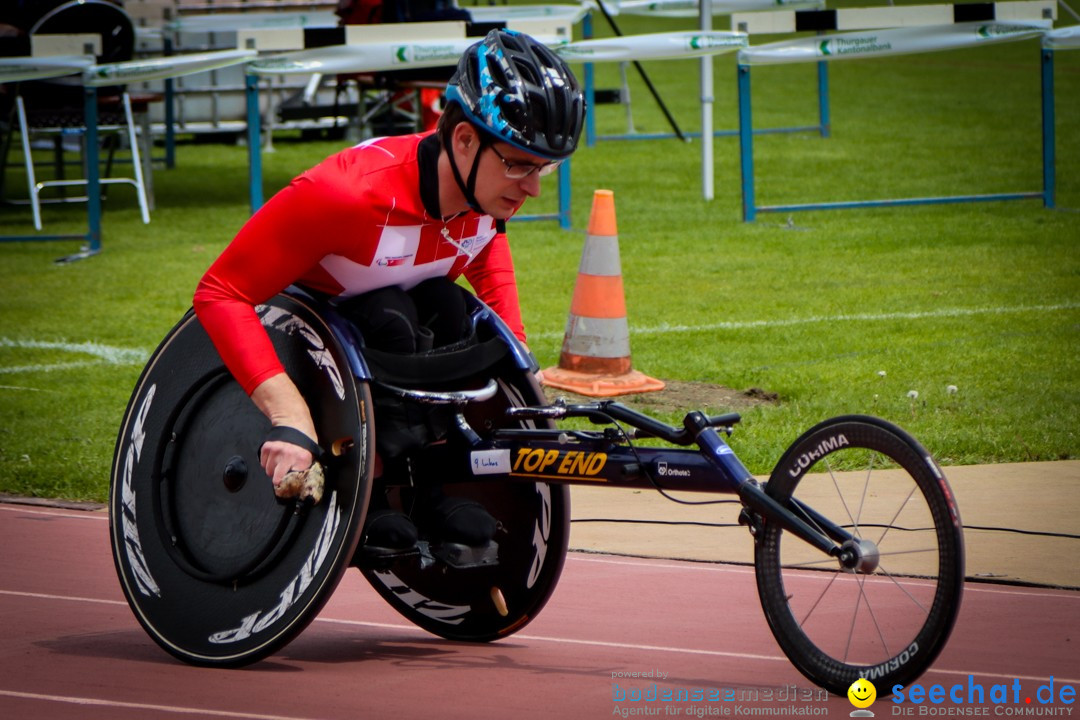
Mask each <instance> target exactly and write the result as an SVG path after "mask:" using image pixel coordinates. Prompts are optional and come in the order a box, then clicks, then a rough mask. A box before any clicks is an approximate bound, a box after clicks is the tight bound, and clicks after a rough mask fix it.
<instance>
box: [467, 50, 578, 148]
mask: <svg viewBox="0 0 1080 720" xmlns="http://www.w3.org/2000/svg"><path fill="white" fill-rule="evenodd" d="M446 100H447V102H448V103H449V102H456V103H458V104H459V105H460V106H461V108H462V110H463V111H464V112H465V116H466V117H467V118H468V119H469V121H470V122H472V123H473V124H474V125H476V126H478V127H480V128H481V129H483V130H485V131H486V132H487V133H488V134H489V135H491V136H492V137H493V138H495V139H496V140H501V141H503V142H507V143H510V144H511V145H514V146H516V147H518V148H520V149H522V150H525V151H526V152H530V153H532V154H534V155H539V156H540V157H544V158H547V159H549V160H561V159H563V158H567V157H569V156H570V155H571V154H573V152H574V150H576V149H577V144H578V139H579V138H580V137H581V128H582V125H583V124H584V119H585V98H584V96H583V94H582V92H581V86H580V85H579V84H578V81H577V78H575V77H574V74H573V73H572V72H571V71H570V68H569V67H568V66H567V64H566V62H564V61H563V59H562V58H560V57H559V56H558V55H556V54H555V53H554V52H552V51H551V50H550V49H549V48H548V47H547V46H545V45H543V44H542V43H540V42H538V41H537V40H535V39H533V38H531V37H529V36H528V35H525V34H523V33H519V32H515V31H513V30H492V31H491V32H489V33H488V34H487V36H486V37H485V38H484V39H483V40H482V41H480V42H478V43H476V44H475V45H473V46H471V47H470V48H469V49H468V50H466V51H465V53H464V54H463V55H462V56H461V60H460V61H459V62H458V66H457V72H455V73H454V75H453V77H451V78H450V83H449V85H448V86H447V88H446Z"/></svg>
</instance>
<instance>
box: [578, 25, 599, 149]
mask: <svg viewBox="0 0 1080 720" xmlns="http://www.w3.org/2000/svg"><path fill="white" fill-rule="evenodd" d="M592 36H593V26H592V13H591V12H588V13H585V17H584V18H582V19H581V37H582V39H583V40H591V39H592ZM584 76H585V77H584V82H585V147H593V146H595V145H596V77H595V74H594V73H593V64H592V63H590V62H587V63H585V72H584Z"/></svg>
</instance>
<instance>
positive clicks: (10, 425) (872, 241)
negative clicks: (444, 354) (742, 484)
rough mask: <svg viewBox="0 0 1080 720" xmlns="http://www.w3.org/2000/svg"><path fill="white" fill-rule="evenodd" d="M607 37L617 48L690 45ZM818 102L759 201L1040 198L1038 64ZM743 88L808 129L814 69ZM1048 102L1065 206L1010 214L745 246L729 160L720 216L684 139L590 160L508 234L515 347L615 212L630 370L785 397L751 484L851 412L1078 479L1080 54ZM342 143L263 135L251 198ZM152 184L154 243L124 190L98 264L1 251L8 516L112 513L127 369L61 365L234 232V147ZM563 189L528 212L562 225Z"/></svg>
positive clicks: (762, 436) (757, 233)
mask: <svg viewBox="0 0 1080 720" xmlns="http://www.w3.org/2000/svg"><path fill="white" fill-rule="evenodd" d="M600 24H601V23H598V26H599V25H600ZM620 24H621V25H622V26H623V29H624V30H625V31H626V32H627V33H633V32H644V31H647V30H649V31H651V30H661V29H668V28H675V27H687V25H686V23H681V24H680V23H678V22H676V21H666V20H665V21H643V20H639V19H634V18H629V17H623V18H620ZM765 40H768V38H760V39H759V38H755V39H754V42H755V43H758V42H764V41H765ZM646 69H647V71H648V72H649V73H650V76H651V77H652V79H653V81H654V83H655V84H656V86H657V88H658V89H659V91H660V93H661V94H662V96H663V98H664V100H665V101H666V102H667V103H668V104H669V106H670V107H671V110H672V112H673V113H674V115H675V116H676V118H677V119H678V121H679V122H680V124H681V125H682V127H683V128H684V129H685V130H687V131H696V130H698V129H699V127H698V123H699V109H698V101H697V98H698V97H699V95H700V93H699V90H698V87H697V82H698V80H697V64H696V62H667V63H664V62H653V63H647V64H646ZM715 69H716V96H717V103H716V111H715V112H716V126H717V127H718V128H734V127H735V122H736V109H735V93H734V90H735V87H734V85H735V84H734V78H735V71H734V60H733V58H732V57H731V56H724V57H721V58H718V59H717V60H716V61H715ZM597 75H598V85H599V86H601V87H614V86H615V85H616V84H617V83H618V74H617V70H616V68H615V67H614V66H610V65H609V66H599V68H598V72H597ZM830 80H831V105H832V118H833V127H832V137H831V138H829V139H823V138H821V137H819V136H816V135H814V134H808V133H803V134H787V135H768V136H760V137H758V138H757V140H756V141H755V153H756V154H755V160H756V169H757V177H758V202H759V203H762V204H776V203H788V202H809V201H817V200H848V199H868V198H880V197H896V196H925V195H939V194H954V193H961V192H963V193H967V192H973V193H992V192H1010V191H1027V190H1037V189H1038V188H1039V187H1040V184H1041V176H1040V166H1039V152H1040V149H1039V148H1040V130H1039V122H1040V120H1039V112H1038V108H1039V85H1038V81H1039V73H1038V50H1037V43H1035V42H1024V43H1013V44H1005V45H998V46H995V47H991V48H981V49H976V50H970V51H963V52H950V53H935V54H930V55H914V56H907V57H898V58H890V59H879V60H868V61H854V62H837V63H834V64H832V65H831V66H830ZM752 81H753V93H754V94H753V98H754V120H755V125H756V126H757V127H776V126H791V125H805V124H810V123H812V122H814V120H815V116H816V99H815V94H814V89H815V74H814V69H813V68H812V67H810V66H789V67H764V68H755V69H754V70H753V80H752ZM631 82H632V89H631V92H632V97H633V99H634V102H633V108H634V122H635V127H636V129H637V130H638V131H641V132H661V131H664V130H666V129H667V128H666V123H665V121H664V119H663V117H662V115H661V114H660V113H659V111H658V110H657V109H656V107H655V105H654V104H653V103H652V101H651V99H650V98H649V96H648V94H647V91H646V90H645V88H644V86H642V85H641V83H640V81H639V80H638V79H637V78H636V77H635V76H634V75H633V73H632V71H631ZM1056 86H1057V87H1056V91H1057V92H1056V95H1057V117H1058V124H1057V150H1058V163H1057V175H1058V194H1057V204H1058V209H1057V210H1046V209H1043V208H1042V206H1041V204H1040V203H1039V202H1037V201H1021V202H1007V203H977V204H957V205H942V206H920V207H910V208H894V209H873V210H869V209H868V210H851V211H833V212H810V213H797V214H792V215H791V216H790V217H789V216H788V215H772V214H763V215H760V216H759V219H758V221H757V222H755V223H752V224H744V223H742V222H741V221H740V193H739V170H738V148H737V144H736V141H735V139H733V138H718V139H716V140H715V141H714V149H715V156H716V168H715V182H716V197H715V199H714V200H713V201H711V202H705V201H703V200H702V199H701V180H700V149H701V148H700V144H699V142H697V141H695V142H692V143H689V144H683V143H680V142H678V141H676V140H659V141H649V142H644V141H632V142H630V141H628V142H615V141H611V142H602V143H600V144H598V145H597V146H596V147H593V148H585V149H583V150H582V151H581V152H580V153H579V154H578V155H577V156H576V157H575V159H574V162H573V211H574V217H573V219H574V230H573V231H571V232H563V231H560V230H558V229H557V228H556V227H555V225H554V224H553V223H548V222H544V223H519V224H514V225H512V234H511V240H512V244H513V248H514V253H515V261H516V265H517V269H518V274H519V283H520V286H521V293H522V297H523V305H524V308H523V309H524V313H525V320H526V325H527V329H528V330H529V332H530V336H531V339H530V346H531V347H532V349H533V350H534V351H535V352H536V354H537V356H538V358H539V360H540V362H541V364H542V365H543V366H548V365H551V364H554V363H555V362H556V361H557V358H558V351H559V347H560V344H561V339H562V330H563V326H564V324H565V321H566V315H567V311H568V308H569V302H570V295H571V292H572V289H573V284H574V280H575V277H576V272H577V264H578V261H579V259H580V254H581V247H582V242H583V237H584V235H583V230H584V226H585V223H586V221H587V218H588V208H589V205H590V202H591V194H592V191H593V190H594V189H596V188H610V189H612V190H614V191H615V198H616V206H617V213H618V224H619V238H620V247H621V252H622V269H623V275H624V281H625V285H626V295H627V304H628V307H629V316H630V318H629V319H630V325H631V328H632V335H631V343H632V350H633V357H634V364H635V367H637V368H639V369H642V370H644V371H646V372H648V373H649V374H651V375H654V376H658V377H662V378H666V379H673V380H686V381H703V382H709V383H716V384H721V385H726V386H729V387H732V388H736V389H745V388H750V387H760V388H764V389H766V390H769V391H772V392H776V393H778V394H779V402H778V403H776V404H771V405H763V406H759V407H756V408H753V409H751V410H748V411H745V412H744V418H745V420H744V423H743V425H742V426H741V427H740V429H739V431H738V432H737V433H736V435H735V437H734V440H733V443H734V446H735V448H736V450H737V451H738V452H739V454H740V456H741V457H743V459H744V461H745V462H746V463H747V464H748V465H749V467H750V468H751V470H753V471H754V472H758V473H767V472H768V471H769V470H770V469H771V467H772V465H773V463H774V462H775V461H776V460H777V459H778V457H779V456H780V454H781V452H782V451H783V449H784V447H786V445H787V444H789V443H790V442H791V441H792V440H793V439H794V438H795V437H796V436H797V435H798V434H799V433H800V432H801V431H802V430H804V429H805V428H807V427H808V426H810V425H811V424H813V423H816V422H817V421H819V420H821V419H824V418H826V417H828V416H832V415H837V414H841V413H852V412H862V413H872V414H876V415H880V416H882V417H885V418H887V419H889V420H892V421H894V422H897V423H899V424H901V425H903V426H904V427H905V428H907V429H908V430H909V431H911V432H912V433H913V434H914V435H915V436H916V437H918V438H919V439H920V440H921V441H922V442H923V443H924V444H925V445H926V446H927V447H928V448H929V449H930V450H931V451H932V452H933V453H934V454H935V455H936V456H937V457H938V458H939V459H940V460H941V461H942V462H944V463H946V464H969V463H981V462H1008V461H1028V460H1053V459H1059V458H1074V457H1077V456H1078V454H1080V444H1078V432H1077V427H1078V425H1077V417H1078V416H1080V412H1078V411H1080V362H1078V360H1077V347H1078V346H1080V344H1078V339H1080V338H1078V334H1080V250H1078V247H1080V245H1078V244H1080V128H1078V127H1077V125H1076V123H1075V118H1076V117H1080V53H1068V52H1059V53H1057V72H1056ZM598 128H599V130H600V132H602V133H621V132H624V131H625V129H626V125H625V114H624V108H622V107H615V106H604V107H601V108H599V109H598ZM340 146H341V143H338V142H312V143H300V142H296V141H290V139H289V138H287V137H280V138H276V139H275V147H276V151H275V152H274V153H272V154H268V155H266V156H265V157H264V165H265V179H266V188H267V191H268V192H272V191H273V190H275V189H277V188H280V187H281V186H283V185H284V184H285V183H287V182H288V180H289V179H290V178H291V177H292V176H293V175H294V174H296V173H298V172H300V171H302V170H303V169H305V168H306V167H308V166H310V165H312V164H314V163H315V162H317V161H318V160H320V159H321V158H322V157H324V156H325V155H327V154H329V153H331V152H333V151H335V150H336V149H338V148H339V147H340ZM12 159H13V160H16V161H17V159H18V154H17V152H15V153H13V156H12ZM7 182H8V191H9V192H12V193H15V192H17V191H18V189H19V183H20V182H22V178H21V176H20V175H19V174H18V173H16V172H9V176H8V179H7ZM155 185H156V191H157V201H158V209H157V210H156V211H155V212H154V213H153V220H152V222H151V224H150V225H148V226H144V225H142V223H141V222H140V221H139V216H138V210H137V207H136V205H135V202H134V197H133V193H131V192H129V191H128V190H126V189H124V188H114V189H112V190H111V191H110V199H109V201H108V203H107V207H106V211H105V216H104V252H103V253H101V254H100V255H99V256H97V257H94V258H92V259H88V260H84V261H81V262H77V263H73V264H69V265H56V264H54V263H53V262H52V261H53V260H54V259H55V258H56V257H58V256H60V255H64V254H69V253H71V252H73V251H75V250H76V249H77V246H78V243H77V242H61V243H12V244H5V245H3V246H0V254H2V255H0V257H2V262H0V283H2V287H3V293H2V295H0V338H2V340H0V492H7V493H17V494H23V495H34V496H44V497H65V498H77V499H95V500H101V499H103V498H104V497H105V495H106V492H107V486H108V478H109V468H110V461H111V455H112V450H113V444H114V442H115V436H116V432H117V429H118V427H119V423H120V418H121V416H122V414H123V412H124V409H125V405H126V402H127V398H128V395H129V393H130V391H131V389H132V387H133V385H134V383H135V380H136V378H137V376H138V373H139V371H140V365H141V361H140V360H135V361H132V360H131V359H130V357H129V356H125V357H120V358H118V359H114V360H113V361H108V360H103V359H100V358H98V357H96V356H94V355H91V354H87V352H85V351H78V350H77V348H72V347H70V346H72V345H80V344H82V343H87V342H94V343H99V344H101V345H105V346H109V347H114V348H121V349H128V350H136V351H141V352H142V353H143V355H141V356H139V355H137V357H144V356H145V354H146V353H149V352H150V351H151V350H152V349H153V347H154V346H155V345H156V343H157V342H158V341H159V340H160V338H161V337H162V336H164V334H165V333H166V332H167V330H168V329H169V327H171V326H172V324H173V323H174V322H176V320H178V319H179V317H180V316H181V315H182V314H183V312H184V311H185V310H186V309H187V307H188V306H189V305H190V301H191V293H192V291H193V289H194V287H195V284H196V282H197V281H198V278H199V277H200V275H201V274H202V272H203V271H204V270H205V269H206V267H207V266H208V265H209V264H210V262H211V261H212V260H213V259H214V257H216V255H217V254H218V253H219V252H220V251H221V249H222V248H223V247H224V245H225V244H226V243H227V242H228V241H229V239H230V238H231V237H232V235H233V234H234V233H235V232H236V230H237V229H238V228H239V226H240V225H241V224H242V223H243V221H244V219H245V217H246V216H247V199H246V192H247V190H246V188H247V183H246V151H245V150H244V149H243V148H240V147H228V146H208V145H195V144H186V145H182V146H180V148H179V151H178V167H177V169H175V170H172V171H161V170H159V171H157V172H156V174H155ZM553 190H554V186H553V185H551V186H548V187H546V189H545V197H543V198H541V199H539V200H538V201H534V202H533V203H532V205H531V206H527V207H526V209H527V210H528V211H529V212H539V211H550V210H552V209H554V207H555V201H554V192H553ZM84 212H85V210H84V208H82V207H80V206H69V207H63V208H59V207H56V206H50V207H48V208H47V209H46V210H45V222H46V230H47V231H49V232H65V231H66V232H81V231H82V228H84V227H85V225H84V217H85V215H84ZM0 225H2V227H3V230H2V232H4V233H22V232H30V231H31V228H30V225H29V211H28V210H27V209H26V208H14V207H4V208H0ZM34 343H37V345H35V344H34ZM50 343H51V344H54V345H55V344H65V343H66V344H67V345H66V346H63V347H61V348H57V347H54V346H53V345H49V344H50ZM42 344H45V346H42ZM72 363H79V364H78V365H76V366H71V364H72ZM49 367H52V369H47V368H49ZM33 368H37V369H33ZM881 371H884V373H885V374H884V376H882V375H880V374H879V373H880V372H881ZM950 385H953V386H956V388H957V392H955V393H949V392H948V391H947V388H948V386H950ZM912 390H914V391H917V392H918V397H917V398H914V399H913V398H910V397H909V391H912ZM687 409H691V408H687ZM709 409H710V410H712V411H714V412H715V411H719V410H721V409H722V408H709ZM665 419H667V420H669V421H674V420H675V417H674V416H669V417H666V418H665Z"/></svg>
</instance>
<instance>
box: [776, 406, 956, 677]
mask: <svg viewBox="0 0 1080 720" xmlns="http://www.w3.org/2000/svg"><path fill="white" fill-rule="evenodd" d="M766 492H767V494H768V495H769V496H771V497H772V498H773V499H775V500H777V501H779V502H780V503H782V504H784V505H787V506H788V507H790V508H793V509H794V510H795V511H796V513H797V514H799V515H800V516H801V517H803V518H804V519H807V520H808V521H809V522H810V524H811V525H814V526H817V528H818V529H819V530H822V532H825V533H826V534H829V533H828V532H826V529H825V528H826V526H827V522H826V521H828V522H831V523H833V524H834V525H836V526H839V527H840V528H841V531H840V532H841V533H844V532H846V533H847V534H850V536H851V539H850V540H848V541H847V544H846V546H844V545H843V544H842V546H843V547H845V549H847V550H849V552H848V553H846V555H847V558H846V562H842V561H841V560H840V559H838V558H832V557H828V556H825V555H823V554H822V553H821V552H820V551H819V550H816V549H815V548H813V547H811V546H810V545H808V544H807V543H805V542H803V541H802V540H801V539H799V538H797V537H795V536H794V535H792V534H791V533H789V532H787V531H784V530H783V529H781V528H780V527H779V526H778V525H777V524H776V523H770V522H766V523H765V525H764V527H763V528H762V531H761V533H760V536H759V538H758V542H757V544H756V549H755V565H756V568H757V585H758V594H759V596H760V598H761V604H762V608H763V609H764V610H765V616H766V619H767V620H768V622H769V627H770V628H771V629H772V632H773V635H774V636H775V637H776V640H777V642H778V643H779V644H780V647H781V648H782V649H783V650H784V652H785V654H787V656H788V657H789V658H790V659H791V661H792V663H794V665H795V666H796V667H797V668H798V670H799V671H800V672H801V673H802V674H803V675H805V676H806V677H807V678H809V679H810V680H811V681H813V682H814V683H816V684H818V685H820V686H822V687H824V688H826V689H828V690H829V691H830V692H834V693H837V694H844V693H846V692H847V689H848V687H849V686H850V685H851V683H853V682H854V681H855V680H857V679H859V678H860V677H862V678H866V679H868V680H870V682H872V683H874V684H875V686H877V687H878V693H879V694H881V693H887V692H888V689H889V688H891V687H892V686H893V685H894V684H907V683H909V682H910V681H911V680H913V679H915V678H916V677H918V676H919V675H920V674H921V673H922V672H923V671H924V670H926V668H927V667H928V666H929V665H930V663H931V662H933V660H934V659H935V658H936V657H937V655H938V653H939V652H940V651H941V649H942V647H943V646H944V645H945V642H946V640H947V639H948V637H949V633H950V632H951V631H952V627H953V623H954V622H955V620H956V615H957V612H958V610H959V608H960V596H961V593H962V591H963V583H964V551H963V536H962V532H961V525H960V516H959V513H958V512H957V509H956V505H955V503H954V502H953V496H952V492H951V491H950V489H949V486H948V483H947V482H946V481H945V477H944V475H943V474H942V473H941V470H940V469H939V468H938V466H937V465H936V464H935V463H934V461H933V460H932V459H931V457H930V454H929V453H928V452H927V451H926V450H925V449H923V447H922V446H921V445H919V443H918V442H916V441H915V440H914V439H913V438H912V437H911V436H909V435H908V434H907V433H905V432H904V431H903V430H901V429H900V428H898V427H896V426H894V425H891V424H889V423H887V422H885V421H883V420H879V419H877V418H871V417H863V416H847V417H839V418H833V419H831V420H827V421H825V422H823V423H821V424H819V425H817V426H815V427H814V428H811V429H810V430H809V431H807V432H806V433H804V434H803V436H802V437H800V438H799V439H798V440H796V441H795V443H794V444H792V446H791V447H790V448H788V450H787V452H786V453H785V454H784V456H783V457H782V458H781V460H780V462H779V463H778V464H777V466H776V468H775V469H774V470H773V473H772V475H771V476H770V478H769V484H768V486H767V487H766ZM837 534H838V533H836V532H834V533H833V535H834V536H835V535H837ZM834 539H837V538H836V537H834Z"/></svg>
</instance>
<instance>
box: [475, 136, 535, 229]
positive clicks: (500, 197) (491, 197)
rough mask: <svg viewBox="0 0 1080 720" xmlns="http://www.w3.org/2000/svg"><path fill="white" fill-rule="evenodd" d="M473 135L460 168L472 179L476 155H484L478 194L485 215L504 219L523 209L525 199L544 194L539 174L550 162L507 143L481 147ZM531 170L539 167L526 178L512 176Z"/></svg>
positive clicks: (480, 169) (478, 176)
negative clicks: (541, 192)
mask: <svg viewBox="0 0 1080 720" xmlns="http://www.w3.org/2000/svg"><path fill="white" fill-rule="evenodd" d="M470 130H472V129H471V128H470ZM469 135H470V137H469V138H468V139H467V141H466V142H465V143H463V145H464V150H465V152H464V153H462V155H461V156H460V159H461V162H460V163H459V165H458V168H459V169H460V170H461V175H462V177H463V178H468V176H469V172H470V170H471V169H472V163H473V160H474V159H475V157H476V153H477V152H479V153H480V166H479V168H478V169H477V173H476V189H475V190H474V194H475V195H476V201H477V202H478V203H479V204H480V207H481V208H483V210H484V212H486V213H488V214H490V215H491V216H492V217H494V218H496V219H500V220H504V219H506V218H508V217H510V216H511V215H512V214H513V213H514V212H515V211H516V210H517V209H518V208H519V207H521V205H522V203H524V202H525V200H527V199H528V198H530V197H537V196H539V195H540V172H539V171H540V169H541V168H543V167H544V166H546V165H547V164H548V161H547V160H545V159H544V158H542V157H539V156H537V155H533V154H531V153H527V152H525V151H524V150H519V149H518V148H516V147H514V146H513V145H508V144H507V143H500V142H496V143H494V144H485V145H481V144H480V143H479V135H477V134H475V132H472V133H470V134H469ZM529 167H535V168H536V171H535V172H529V173H528V174H526V175H525V177H517V178H514V177H510V176H509V175H520V174H521V172H522V171H523V169H524V170H528V168H529ZM508 169H509V174H508Z"/></svg>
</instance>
